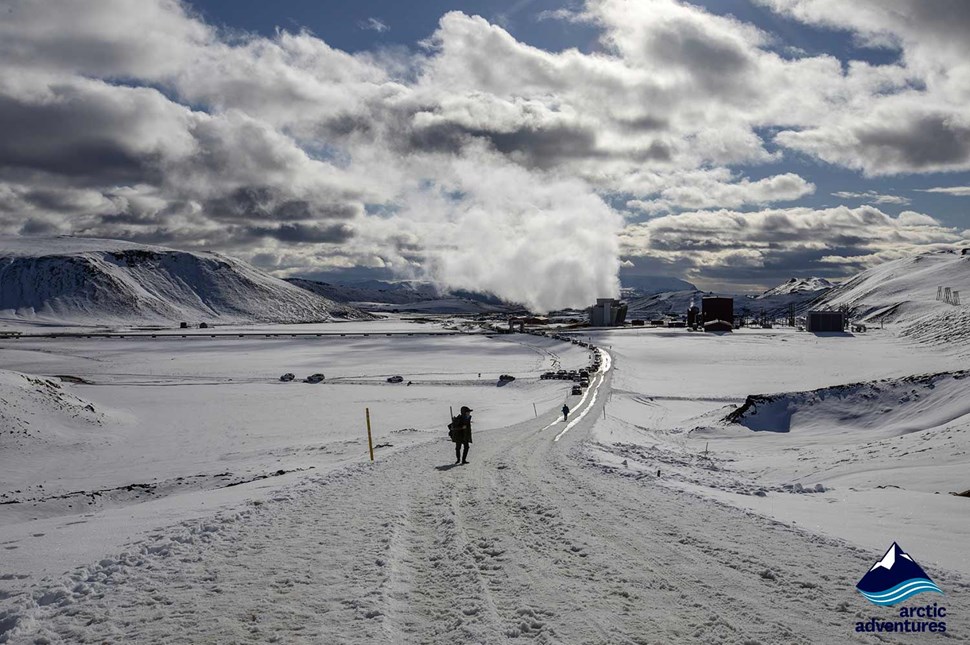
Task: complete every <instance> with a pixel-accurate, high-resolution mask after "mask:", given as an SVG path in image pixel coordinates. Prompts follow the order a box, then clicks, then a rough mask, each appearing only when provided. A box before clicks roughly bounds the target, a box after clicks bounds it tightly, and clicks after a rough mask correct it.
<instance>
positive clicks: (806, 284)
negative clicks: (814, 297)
mask: <svg viewBox="0 0 970 645" xmlns="http://www.w3.org/2000/svg"><path fill="white" fill-rule="evenodd" d="M835 285H836V283H835V282H830V281H828V280H826V279H825V278H817V277H811V278H791V279H790V280H788V281H787V282H783V283H781V284H780V285H778V286H777V287H773V288H771V289H768V290H767V291H765V292H764V293H762V294H761V295H759V296H755V298H756V299H758V300H760V299H764V298H771V297H772V296H786V295H791V294H793V293H806V292H811V293H815V292H818V291H824V290H826V289H831V288H832V287H834V286H835Z"/></svg>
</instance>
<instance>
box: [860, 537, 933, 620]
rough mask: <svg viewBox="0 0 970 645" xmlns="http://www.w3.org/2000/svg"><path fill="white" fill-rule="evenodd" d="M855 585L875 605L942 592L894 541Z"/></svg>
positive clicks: (893, 603)
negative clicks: (925, 592) (924, 593)
mask: <svg viewBox="0 0 970 645" xmlns="http://www.w3.org/2000/svg"><path fill="white" fill-rule="evenodd" d="M855 587H856V589H858V590H859V593H861V594H862V595H863V596H865V597H866V600H868V601H869V602H871V603H874V604H876V605H895V604H896V603H899V602H903V601H904V600H906V599H907V598H912V597H913V596H915V595H916V594H918V593H923V592H924V591H932V592H935V593H938V594H942V593H943V591H942V590H941V589H940V588H939V587H937V586H936V583H934V582H933V581H932V580H931V579H930V577H929V576H928V575H926V572H925V571H923V568H922V567H921V566H919V565H918V564H916V560H914V559H913V558H911V557H910V556H909V555H908V554H907V553H906V552H905V551H903V550H902V548H900V546H899V545H898V544H896V543H895V542H893V545H892V546H891V547H889V550H888V551H886V554H885V555H884V556H882V559H880V560H879V561H878V562H876V563H875V564H874V565H872V568H871V569H869V571H868V572H866V575H864V576H862V580H860V581H859V582H858V584H856V586H855Z"/></svg>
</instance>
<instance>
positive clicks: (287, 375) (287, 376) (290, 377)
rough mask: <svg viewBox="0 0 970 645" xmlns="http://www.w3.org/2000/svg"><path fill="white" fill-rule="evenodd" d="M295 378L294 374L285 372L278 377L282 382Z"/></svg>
mask: <svg viewBox="0 0 970 645" xmlns="http://www.w3.org/2000/svg"><path fill="white" fill-rule="evenodd" d="M295 378H296V376H294V375H293V374H291V373H289V372H287V373H286V374H284V375H283V376H281V377H280V380H281V381H283V382H284V383H289V382H290V381H292V380H293V379H295Z"/></svg>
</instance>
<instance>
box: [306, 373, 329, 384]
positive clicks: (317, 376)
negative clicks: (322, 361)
mask: <svg viewBox="0 0 970 645" xmlns="http://www.w3.org/2000/svg"><path fill="white" fill-rule="evenodd" d="M325 378H326V377H325V376H324V375H323V374H319V373H317V374H311V375H310V376H308V377H306V378H305V379H303V382H304V383H319V382H320V381H322V380H323V379H325Z"/></svg>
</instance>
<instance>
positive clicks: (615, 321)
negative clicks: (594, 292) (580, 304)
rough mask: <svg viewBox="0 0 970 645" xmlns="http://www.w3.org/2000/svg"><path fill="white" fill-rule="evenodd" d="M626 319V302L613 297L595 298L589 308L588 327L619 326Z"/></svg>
mask: <svg viewBox="0 0 970 645" xmlns="http://www.w3.org/2000/svg"><path fill="white" fill-rule="evenodd" d="M624 320H626V303H625V302H620V301H619V300H616V299H615V298H597V299H596V304H595V305H593V306H592V307H590V308H589V326H590V327H619V326H621V325H622V324H623V321H624Z"/></svg>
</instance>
